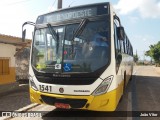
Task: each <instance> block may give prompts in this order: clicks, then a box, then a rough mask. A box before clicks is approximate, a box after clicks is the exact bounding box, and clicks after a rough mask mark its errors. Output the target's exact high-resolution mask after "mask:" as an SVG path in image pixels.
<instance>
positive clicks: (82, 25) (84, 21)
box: [73, 18, 89, 39]
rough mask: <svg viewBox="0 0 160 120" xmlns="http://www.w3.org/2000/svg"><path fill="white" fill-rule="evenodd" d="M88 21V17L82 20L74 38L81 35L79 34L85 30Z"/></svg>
mask: <svg viewBox="0 0 160 120" xmlns="http://www.w3.org/2000/svg"><path fill="white" fill-rule="evenodd" d="M88 22H89V20H88V19H87V18H86V19H83V20H82V21H81V23H80V24H79V26H78V28H77V30H76V32H75V33H74V34H73V39H74V38H75V37H76V36H79V35H80V34H81V33H82V32H83V30H84V28H85V27H86V25H87V23H88Z"/></svg>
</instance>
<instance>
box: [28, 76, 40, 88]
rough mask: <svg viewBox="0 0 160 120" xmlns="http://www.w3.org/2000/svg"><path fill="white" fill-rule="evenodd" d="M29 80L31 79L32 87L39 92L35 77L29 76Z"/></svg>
mask: <svg viewBox="0 0 160 120" xmlns="http://www.w3.org/2000/svg"><path fill="white" fill-rule="evenodd" d="M28 79H29V83H30V87H31V88H33V89H34V90H36V91H37V90H38V88H37V86H36V84H35V83H34V81H33V77H32V76H31V75H29V77H28Z"/></svg>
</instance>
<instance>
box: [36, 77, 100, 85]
mask: <svg viewBox="0 0 160 120" xmlns="http://www.w3.org/2000/svg"><path fill="white" fill-rule="evenodd" d="M36 78H37V80H38V81H39V82H42V83H48V84H57V85H91V84H93V83H94V82H95V81H96V80H97V79H98V78H92V77H90V78H89V77H88V78H82V77H79V78H78V77H73V78H58V77H46V76H36Z"/></svg>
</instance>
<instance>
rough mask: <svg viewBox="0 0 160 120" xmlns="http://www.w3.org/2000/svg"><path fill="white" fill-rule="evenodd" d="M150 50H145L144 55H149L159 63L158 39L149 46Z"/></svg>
mask: <svg viewBox="0 0 160 120" xmlns="http://www.w3.org/2000/svg"><path fill="white" fill-rule="evenodd" d="M149 48H150V50H148V51H146V53H145V55H146V56H150V57H151V58H153V59H154V61H155V62H156V63H158V64H160V41H159V42H158V43H157V44H154V45H151V46H149Z"/></svg>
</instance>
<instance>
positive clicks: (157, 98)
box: [0, 66, 160, 120]
mask: <svg viewBox="0 0 160 120" xmlns="http://www.w3.org/2000/svg"><path fill="white" fill-rule="evenodd" d="M8 99H9V98H8ZM11 102H12V103H13V102H14V101H12V100H11ZM12 103H11V104H12ZM0 104H1V103H0ZM8 107H9V106H8ZM29 111H43V113H42V117H37V118H32V119H36V120H48V119H51V120H64V119H68V120H79V119H80V120H82V119H84V120H88V119H92V120H160V117H130V114H131V113H132V112H127V111H140V112H142V114H145V113H144V112H147V111H148V112H149V113H153V115H154V113H156V112H155V111H160V68H155V67H153V66H139V67H135V69H134V76H133V79H132V81H130V82H129V84H128V86H127V88H126V90H125V93H124V97H123V99H122V101H121V102H120V103H119V105H118V107H117V110H116V113H115V115H117V116H118V117H111V116H110V115H112V116H114V114H112V113H111V114H110V113H103V114H100V113H98V112H97V113H96V112H88V111H87V112H84V111H78V112H77V111H76V112H74V111H70V112H66V110H59V109H55V107H54V106H48V105H39V106H37V107H35V108H32V109H30V110H29ZM57 111H58V112H57ZM143 111H144V112H143ZM148 112H147V114H148ZM159 114H160V112H159V113H158V115H159ZM125 115H126V117H123V116H125ZM66 116H70V117H66ZM108 116H110V117H108ZM127 116H128V117H127ZM159 116H160V115H159ZM88 117H89V118H88ZM14 119H15V120H18V119H21V118H14ZM25 119H28V120H29V119H31V118H25Z"/></svg>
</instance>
